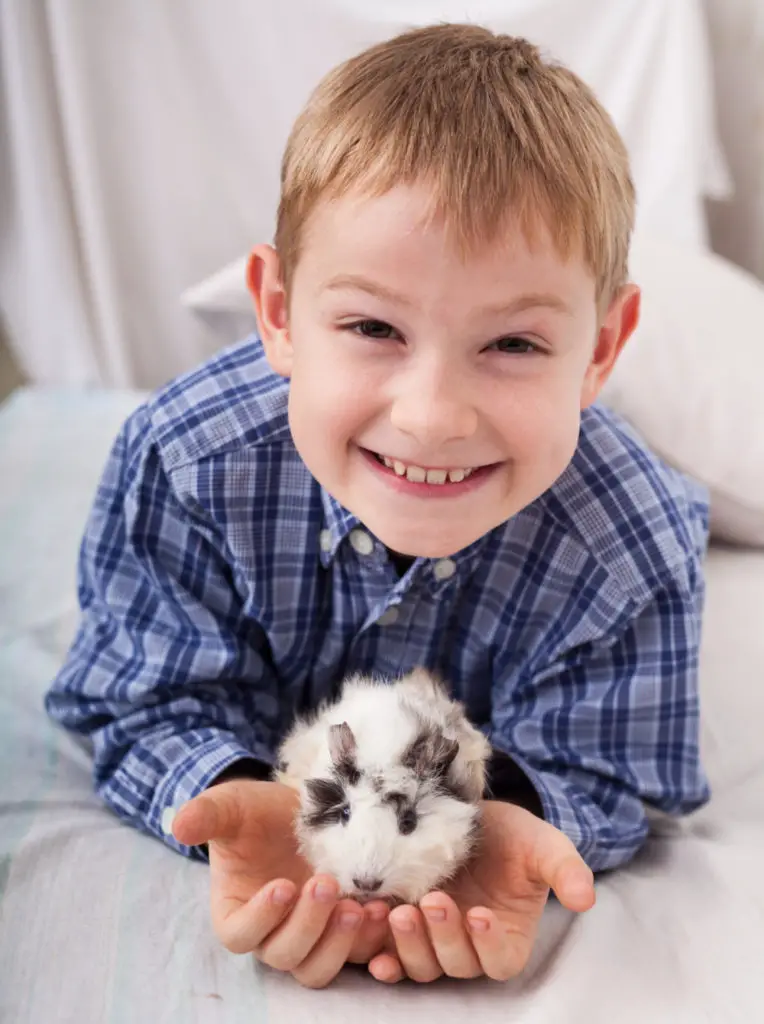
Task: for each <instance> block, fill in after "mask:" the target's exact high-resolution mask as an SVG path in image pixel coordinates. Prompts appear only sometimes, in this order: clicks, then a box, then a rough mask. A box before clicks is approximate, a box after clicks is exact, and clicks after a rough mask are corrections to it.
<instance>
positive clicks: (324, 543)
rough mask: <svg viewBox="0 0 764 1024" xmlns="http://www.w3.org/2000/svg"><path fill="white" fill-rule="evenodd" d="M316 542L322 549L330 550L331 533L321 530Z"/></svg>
mask: <svg viewBox="0 0 764 1024" xmlns="http://www.w3.org/2000/svg"><path fill="white" fill-rule="evenodd" d="M318 542H319V544H320V545H321V550H322V551H331V550H332V535H331V532H330V531H329V530H322V531H321V534H320V536H319V538H318Z"/></svg>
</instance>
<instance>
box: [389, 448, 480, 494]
mask: <svg viewBox="0 0 764 1024" xmlns="http://www.w3.org/2000/svg"><path fill="white" fill-rule="evenodd" d="M369 455H372V456H373V457H374V458H375V459H376V460H377V462H378V463H379V464H380V465H382V466H385V467H386V468H387V469H389V470H391V471H392V472H393V473H395V475H396V476H399V477H405V478H406V479H407V480H409V481H410V482H411V483H412V484H434V485H435V486H442V485H444V484H460V483H462V482H463V481H464V480H467V479H468V478H469V477H470V476H472V474H473V473H474V472H476V470H477V469H479V468H481V467H476V466H465V467H460V466H454V467H453V468H449V469H441V468H438V469H427V468H426V467H424V466H415V465H411V464H410V463H406V462H401V461H400V460H399V459H391V458H389V457H388V456H387V455H380V454H379V452H372V451H370V452H369Z"/></svg>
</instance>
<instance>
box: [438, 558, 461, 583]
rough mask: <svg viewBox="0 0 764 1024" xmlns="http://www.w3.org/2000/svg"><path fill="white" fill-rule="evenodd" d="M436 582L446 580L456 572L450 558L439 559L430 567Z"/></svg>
mask: <svg viewBox="0 0 764 1024" xmlns="http://www.w3.org/2000/svg"><path fill="white" fill-rule="evenodd" d="M432 571H433V574H434V575H435V579H436V580H448V579H450V578H451V577H452V576H453V575H454V573H455V572H456V562H454V560H453V559H452V558H440V559H438V561H437V562H436V563H435V565H434V566H433V567H432Z"/></svg>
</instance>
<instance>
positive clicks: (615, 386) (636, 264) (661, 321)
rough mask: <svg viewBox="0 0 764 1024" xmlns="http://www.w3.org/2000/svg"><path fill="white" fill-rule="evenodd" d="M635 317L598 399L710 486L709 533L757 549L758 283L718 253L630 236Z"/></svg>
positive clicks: (762, 487)
mask: <svg viewBox="0 0 764 1024" xmlns="http://www.w3.org/2000/svg"><path fill="white" fill-rule="evenodd" d="M630 271H631V276H632V279H633V280H634V281H635V282H636V283H637V284H638V285H640V287H641V288H642V316H641V321H640V324H639V326H638V327H637V329H636V331H635V332H634V335H633V336H632V338H631V339H630V340H629V341H628V343H627V344H626V347H625V348H624V351H623V353H622V354H621V357H620V358H619V360H618V363H617V364H616V367H615V369H614V370H613V374H612V376H611V378H610V380H609V381H608V382H607V384H606V385H605V388H604V389H603V393H602V401H603V403H605V404H606V405H609V406H610V407H611V408H613V409H615V410H616V411H617V412H619V413H621V414H622V415H623V416H624V417H625V418H626V419H628V420H629V421H630V422H631V423H632V424H633V425H634V427H636V429H637V430H638V431H639V432H640V433H641V434H642V436H643V437H644V438H645V440H646V441H647V442H648V444H649V445H650V446H651V447H652V448H654V449H655V451H657V452H658V453H659V454H660V455H662V456H663V457H664V458H665V459H666V461H667V462H670V463H671V464H672V465H674V466H677V467H678V468H679V469H681V470H684V471H685V472H686V473H688V474H689V475H691V476H693V477H695V478H696V479H698V480H701V481H702V482H703V483H705V484H706V485H707V486H708V487H709V489H710V492H711V531H712V533H713V535H714V536H715V537H717V538H719V539H721V540H727V541H731V542H733V543H739V544H749V545H755V546H761V547H764V401H762V399H764V284H762V282H760V281H758V280H757V279H756V278H754V277H752V276H751V275H750V274H748V273H746V272H745V271H743V270H741V269H740V268H739V267H737V266H735V265H734V264H732V263H730V262H728V261H727V260H725V259H723V258H722V257H720V256H717V255H715V254H713V253H709V252H706V251H704V250H701V249H695V248H693V247H690V246H684V245H682V244H681V243H676V242H671V241H668V240H666V239H661V238H657V237H655V236H653V235H641V236H638V237H635V239H634V243H633V245H632V251H631V261H630Z"/></svg>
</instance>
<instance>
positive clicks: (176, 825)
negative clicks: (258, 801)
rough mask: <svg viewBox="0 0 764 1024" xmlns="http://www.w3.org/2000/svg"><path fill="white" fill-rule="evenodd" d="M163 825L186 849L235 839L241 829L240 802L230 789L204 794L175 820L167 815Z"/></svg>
mask: <svg viewBox="0 0 764 1024" xmlns="http://www.w3.org/2000/svg"><path fill="white" fill-rule="evenodd" d="M164 824H165V828H167V827H168V826H169V828H170V830H171V832H172V835H173V836H174V837H175V838H176V839H177V840H178V842H179V843H183V844H184V846H198V845H199V844H200V843H208V842H210V840H212V839H233V838H235V837H236V836H237V835H239V834H240V832H241V829H242V809H241V802H240V800H239V799H238V795H237V793H236V791H235V790H234V789H233V788H229V787H228V786H225V787H224V786H221V787H220V788H216V789H215V790H205V791H204V792H203V793H200V794H199V795H198V796H195V797H194V798H193V800H189V801H188V803H185V804H183V806H182V807H180V808H179V809H178V811H177V812H176V813H175V816H174V817H173V818H171V817H170V815H169V814H168V815H167V816H166V819H165V822H164Z"/></svg>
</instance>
